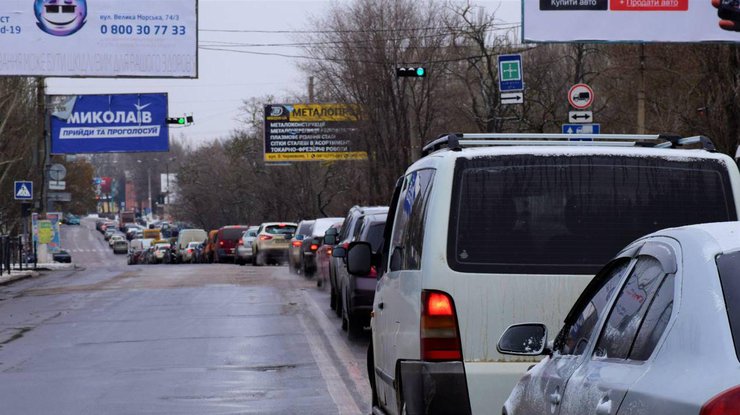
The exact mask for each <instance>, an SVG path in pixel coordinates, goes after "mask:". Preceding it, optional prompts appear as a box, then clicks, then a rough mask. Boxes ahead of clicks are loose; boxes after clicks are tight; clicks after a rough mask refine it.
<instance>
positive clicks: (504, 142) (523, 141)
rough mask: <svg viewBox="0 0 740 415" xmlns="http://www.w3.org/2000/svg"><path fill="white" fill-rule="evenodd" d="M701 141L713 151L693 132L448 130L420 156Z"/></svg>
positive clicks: (665, 145) (710, 144)
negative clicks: (485, 149) (511, 148)
mask: <svg viewBox="0 0 740 415" xmlns="http://www.w3.org/2000/svg"><path fill="white" fill-rule="evenodd" d="M693 144H701V148H702V149H704V150H707V151H717V150H716V147H715V146H714V143H713V142H712V140H711V139H709V138H707V137H704V136H701V135H697V136H692V137H681V136H677V135H670V134H548V133H545V134H539V133H471V134H468V133H465V134H463V133H450V134H444V135H441V136H439V137H438V138H437V139H435V140H433V141H431V142H430V143H428V144H427V145H425V146H424V147H423V149H422V157H423V156H426V155H428V154H431V153H433V152H435V151H437V150H442V149H448V150H452V151H460V150H462V149H463V148H467V147H489V146H548V145H550V146H555V145H557V146H562V145H569V146H607V147H654V148H679V147H682V146H687V145H693Z"/></svg>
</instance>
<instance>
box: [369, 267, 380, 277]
mask: <svg viewBox="0 0 740 415" xmlns="http://www.w3.org/2000/svg"><path fill="white" fill-rule="evenodd" d="M367 276H368V277H372V278H378V270H377V269H376V268H375V265H371V266H370V273H369V274H367Z"/></svg>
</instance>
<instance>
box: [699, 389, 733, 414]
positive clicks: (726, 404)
mask: <svg viewBox="0 0 740 415" xmlns="http://www.w3.org/2000/svg"><path fill="white" fill-rule="evenodd" d="M699 415H740V386H735V387H734V388H730V389H727V390H726V391H724V392H722V393H720V394H719V395H717V396H715V397H713V398H712V399H710V400H709V401H708V402H707V403H705V404H704V406H702V407H701V412H699Z"/></svg>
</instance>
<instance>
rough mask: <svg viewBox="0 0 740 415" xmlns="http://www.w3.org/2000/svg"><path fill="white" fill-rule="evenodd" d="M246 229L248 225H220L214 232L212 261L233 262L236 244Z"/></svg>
mask: <svg viewBox="0 0 740 415" xmlns="http://www.w3.org/2000/svg"><path fill="white" fill-rule="evenodd" d="M247 229H249V227H248V226H242V225H232V226H223V227H221V228H220V229H219V230H218V232H217V233H216V246H215V248H216V249H215V250H214V252H213V253H214V256H213V262H219V263H220V262H234V254H235V250H236V244H237V242H238V241H239V238H241V237H242V234H244V232H246V230H247Z"/></svg>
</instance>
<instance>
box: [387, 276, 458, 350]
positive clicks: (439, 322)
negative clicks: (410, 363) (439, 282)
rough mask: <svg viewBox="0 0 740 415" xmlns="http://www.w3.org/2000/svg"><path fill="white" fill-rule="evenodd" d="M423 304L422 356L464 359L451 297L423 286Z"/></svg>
mask: <svg viewBox="0 0 740 415" xmlns="http://www.w3.org/2000/svg"><path fill="white" fill-rule="evenodd" d="M376 272H377V271H376ZM421 307H422V308H421V333H420V334H421V358H422V359H423V360H430V361H445V360H462V347H461V345H460V343H461V342H460V331H459V330H458V327H457V314H456V313H455V304H454V303H453V301H452V297H450V296H449V294H447V293H444V292H441V291H428V290H424V291H422V293H421Z"/></svg>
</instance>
